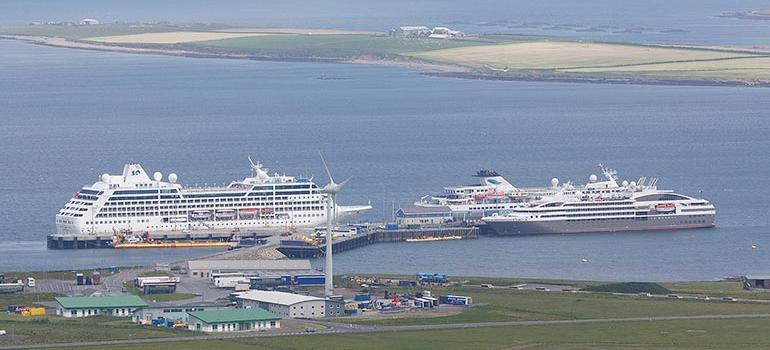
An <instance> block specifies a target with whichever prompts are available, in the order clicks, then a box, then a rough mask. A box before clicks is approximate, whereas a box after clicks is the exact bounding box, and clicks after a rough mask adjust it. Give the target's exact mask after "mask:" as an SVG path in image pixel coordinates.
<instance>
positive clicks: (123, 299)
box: [56, 295, 147, 317]
mask: <svg viewBox="0 0 770 350" xmlns="http://www.w3.org/2000/svg"><path fill="white" fill-rule="evenodd" d="M56 303H57V304H58V305H57V306H56V314H57V315H59V316H63V317H87V316H97V315H107V316H133V315H134V313H135V312H136V311H137V310H139V309H142V308H145V307H147V303H145V302H144V300H142V298H140V297H138V296H136V295H121V296H99V297H59V298H56Z"/></svg>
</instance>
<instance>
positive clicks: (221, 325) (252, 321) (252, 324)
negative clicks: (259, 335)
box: [188, 308, 281, 332]
mask: <svg viewBox="0 0 770 350" xmlns="http://www.w3.org/2000/svg"><path fill="white" fill-rule="evenodd" d="M188 315H190V318H189V321H188V328H189V329H190V330H194V331H200V332H238V331H253V330H263V329H275V328H281V317H279V316H277V315H274V314H272V313H270V312H267V311H265V310H263V309H260V308H248V309H228V310H216V311H192V312H189V313H188Z"/></svg>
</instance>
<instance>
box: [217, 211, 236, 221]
mask: <svg viewBox="0 0 770 350" xmlns="http://www.w3.org/2000/svg"><path fill="white" fill-rule="evenodd" d="M214 215H215V216H216V217H217V219H232V218H234V217H235V211H234V210H217V212H216V214H214Z"/></svg>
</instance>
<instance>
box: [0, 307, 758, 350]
mask: <svg viewBox="0 0 770 350" xmlns="http://www.w3.org/2000/svg"><path fill="white" fill-rule="evenodd" d="M742 318H747V319H748V318H770V314H735V315H701V316H660V317H627V318H593V319H582V320H552V321H509V322H480V323H452V324H431V325H409V326H379V327H378V326H362V325H351V324H345V323H336V322H329V321H316V320H312V321H311V320H303V322H308V323H316V324H320V325H323V326H325V327H328V328H327V329H325V330H319V331H317V332H315V333H306V332H287V333H280V332H266V333H259V332H245V333H228V334H217V335H196V336H184V337H170V338H156V339H125V340H104V341H92V342H78V343H55V344H34V345H17V346H2V347H0V350H6V349H44V348H55V347H56V348H61V347H74V348H79V347H84V346H108V345H118V344H149V343H168V342H179V341H194V340H222V339H239V338H254V337H278V336H299V335H310V334H344V333H375V332H406V331H421V330H441V329H463V328H484V327H511V326H543V325H559V324H589V323H617V322H640V321H641V322H644V321H678V320H728V319H742Z"/></svg>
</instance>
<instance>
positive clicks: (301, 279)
mask: <svg viewBox="0 0 770 350" xmlns="http://www.w3.org/2000/svg"><path fill="white" fill-rule="evenodd" d="M295 279H296V283H297V285H301V286H309V285H322V284H324V283H325V282H326V277H324V276H323V275H320V276H297V277H295Z"/></svg>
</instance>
